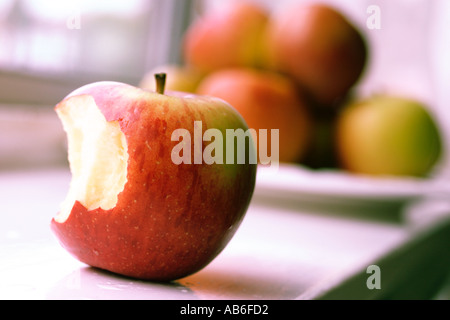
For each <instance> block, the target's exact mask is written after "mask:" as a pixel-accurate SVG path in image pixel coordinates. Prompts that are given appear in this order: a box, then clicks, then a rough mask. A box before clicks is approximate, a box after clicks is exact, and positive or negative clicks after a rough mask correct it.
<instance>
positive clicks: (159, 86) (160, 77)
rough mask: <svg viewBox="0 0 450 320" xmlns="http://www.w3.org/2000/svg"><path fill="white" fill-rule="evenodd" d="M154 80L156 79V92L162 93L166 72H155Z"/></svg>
mask: <svg viewBox="0 0 450 320" xmlns="http://www.w3.org/2000/svg"><path fill="white" fill-rule="evenodd" d="M155 80H156V92H157V93H160V94H164V87H165V86H166V74H165V73H155Z"/></svg>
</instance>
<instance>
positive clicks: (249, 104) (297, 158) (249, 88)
mask: <svg viewBox="0 0 450 320" xmlns="http://www.w3.org/2000/svg"><path fill="white" fill-rule="evenodd" d="M197 93H199V94H201V95H210V96H214V97H218V98H221V99H224V100H225V101H227V102H228V103H230V104H231V105H233V106H234V108H236V110H237V111H238V112H239V113H240V114H241V115H242V116H243V117H244V119H245V121H246V122H247V124H248V125H249V127H250V128H253V129H255V130H260V129H267V130H271V129H278V130H279V161H280V162H301V161H302V160H303V158H304V156H305V154H306V151H307V149H308V147H309V144H310V140H311V132H312V130H313V127H314V123H313V119H312V117H311V115H310V111H309V105H308V102H307V101H306V99H304V97H303V96H302V95H301V94H300V92H299V91H298V90H297V87H296V86H295V83H294V82H292V81H291V79H290V78H289V77H286V76H284V75H282V74H279V73H276V72H271V71H268V70H260V69H253V68H229V69H222V70H218V71H216V72H213V73H211V74H209V75H208V76H206V77H205V78H204V79H203V81H202V82H201V83H200V85H199V86H198V88H197ZM268 150H271V145H270V139H269V140H268Z"/></svg>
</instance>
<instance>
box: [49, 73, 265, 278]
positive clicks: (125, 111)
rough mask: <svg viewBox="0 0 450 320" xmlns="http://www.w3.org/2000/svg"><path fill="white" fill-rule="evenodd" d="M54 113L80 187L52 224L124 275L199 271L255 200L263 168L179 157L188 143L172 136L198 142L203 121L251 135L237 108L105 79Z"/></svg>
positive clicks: (74, 245)
mask: <svg viewBox="0 0 450 320" xmlns="http://www.w3.org/2000/svg"><path fill="white" fill-rule="evenodd" d="M55 109H56V112H57V114H58V116H59V117H60V119H61V121H62V124H63V127H64V130H65V131H66V132H67V137H68V158H69V163H70V169H71V172H72V181H71V185H70V188H69V192H68V195H67V197H66V199H65V200H64V201H63V203H62V205H61V210H60V211H59V212H58V214H57V215H56V216H55V217H54V218H53V219H52V222H51V227H52V230H53V231H54V233H55V234H56V236H57V238H58V239H59V241H60V243H61V244H62V246H63V247H64V248H66V249H67V250H68V251H69V252H70V253H71V254H72V255H74V256H75V257H76V258H78V259H79V260H80V261H82V262H84V263H86V264H88V265H91V266H94V267H97V268H101V269H105V270H109V271H111V272H115V273H118V274H122V275H125V276H130V277H135V278H140V279H149V280H157V281H170V280H174V279H177V278H181V277H184V276H187V275H189V274H191V273H194V272H196V271H198V270H200V269H201V268H203V267H204V266H205V265H207V264H208V263H209V262H210V261H211V260H212V259H214V258H215V257H216V256H217V255H218V254H219V253H220V252H221V250H222V249H223V248H224V247H225V246H226V244H227V243H228V241H229V240H230V239H231V237H232V236H233V234H234V233H235V232H236V230H237V228H238V226H239V224H240V222H241V221H242V219H243V217H244V214H245V213H246V210H247V207H248V205H249V202H250V199H251V197H252V193H253V189H254V185H255V176H256V164H252V163H250V162H245V163H243V164H237V163H227V164H218V163H212V164H207V163H205V162H200V163H197V162H195V163H194V162H191V161H189V163H175V162H174V161H173V160H172V159H173V151H174V150H175V149H176V148H175V147H176V146H178V145H180V144H182V143H184V142H186V143H187V141H188V140H187V139H186V140H182V141H181V142H180V141H175V140H174V139H173V133H174V132H180V130H181V132H184V133H185V134H186V135H194V137H195V136H197V135H198V131H197V130H195V128H194V124H195V123H201V127H202V130H204V131H205V132H206V130H215V131H213V132H217V131H218V132H223V131H225V130H231V129H233V130H238V129H239V130H241V129H242V130H246V129H247V126H246V124H245V122H244V120H243V119H242V117H241V116H240V115H239V114H238V113H237V112H236V111H235V110H234V109H233V108H232V107H231V106H230V105H229V104H228V103H226V102H224V101H222V100H220V99H216V98H212V97H203V96H198V95H193V94H185V93H180V92H171V93H164V83H163V81H162V82H161V81H158V89H157V92H153V91H147V90H142V89H140V88H136V87H133V86H130V85H126V84H123V83H116V82H98V83H93V84H90V85H87V86H84V87H81V88H79V89H77V90H75V91H74V92H73V93H71V94H69V95H68V96H67V97H66V98H65V99H63V101H61V102H60V103H59V104H58V105H57V106H56V108H55ZM200 133H201V132H200ZM185 138H186V137H185ZM200 138H201V136H200ZM203 141H204V139H203ZM207 145H208V144H207V143H202V141H200V148H204V149H206V147H207ZM250 146H253V145H252V144H251V145H250V144H249V147H250ZM184 147H189V148H190V147H191V146H190V145H188V146H184ZM185 150H187V149H185ZM200 151H202V149H200ZM226 151H227V149H226V150H225V152H226ZM233 151H234V150H233ZM193 153H194V154H193V156H194V157H196V153H195V152H193Z"/></svg>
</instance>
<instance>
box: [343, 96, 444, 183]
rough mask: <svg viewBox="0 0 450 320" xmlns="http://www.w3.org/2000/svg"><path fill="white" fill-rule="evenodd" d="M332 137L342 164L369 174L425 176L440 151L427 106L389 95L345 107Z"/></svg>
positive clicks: (435, 128)
mask: <svg viewBox="0 0 450 320" xmlns="http://www.w3.org/2000/svg"><path fill="white" fill-rule="evenodd" d="M336 139H337V140H336V141H337V150H338V154H339V159H340V161H341V165H342V166H343V168H345V169H347V170H349V171H351V172H356V173H363V174H371V175H391V176H426V175H427V174H428V173H430V170H431V169H432V168H433V167H434V166H435V164H436V163H437V161H438V160H439V158H440V155H441V150H442V142H441V135H440V132H439V129H438V126H437V123H436V122H435V120H434V119H433V117H432V115H431V113H430V111H429V110H428V109H427V106H426V105H424V104H423V103H421V102H419V101H416V100H414V99H409V98H405V97H397V96H390V95H378V96H373V97H371V98H368V99H365V100H362V101H357V102H354V103H352V104H350V105H349V106H347V107H345V108H344V110H343V112H342V113H341V114H340V115H339V118H338V120H337V136H336Z"/></svg>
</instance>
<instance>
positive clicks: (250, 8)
mask: <svg viewBox="0 0 450 320" xmlns="http://www.w3.org/2000/svg"><path fill="white" fill-rule="evenodd" d="M219 9H220V10H219ZM219 9H218V8H216V9H211V10H210V11H207V12H205V13H204V14H203V15H202V16H200V17H199V18H198V19H197V20H195V21H194V22H193V23H192V24H191V25H190V26H189V28H188V30H187V31H186V34H185V35H184V44H183V57H184V59H185V63H186V64H188V65H191V66H194V67H196V68H198V69H199V70H201V71H203V72H211V71H214V70H217V69H220V68H227V67H248V66H256V65H258V64H259V63H260V61H259V55H260V51H261V47H260V37H261V36H262V34H263V31H264V28H265V25H266V22H267V18H268V15H267V13H266V11H265V10H264V9H263V8H261V7H260V6H258V5H257V4H255V3H250V2H245V1H228V2H226V3H225V2H224V3H223V4H222V6H221V7H220V8H219Z"/></svg>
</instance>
